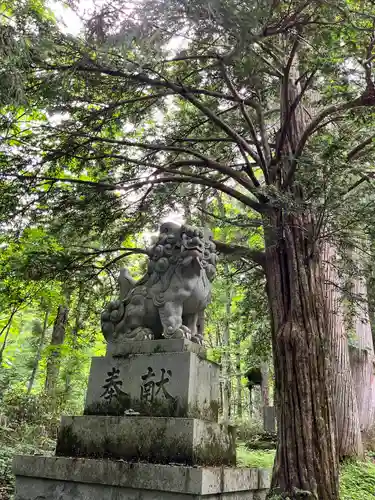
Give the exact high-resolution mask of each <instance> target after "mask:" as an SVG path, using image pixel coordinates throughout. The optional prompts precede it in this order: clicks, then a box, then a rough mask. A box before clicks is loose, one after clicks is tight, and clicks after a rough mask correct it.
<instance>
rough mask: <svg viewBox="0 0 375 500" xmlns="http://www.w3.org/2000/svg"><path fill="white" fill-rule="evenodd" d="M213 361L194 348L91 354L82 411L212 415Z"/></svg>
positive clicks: (215, 409) (215, 378)
mask: <svg viewBox="0 0 375 500" xmlns="http://www.w3.org/2000/svg"><path fill="white" fill-rule="evenodd" d="M219 372H220V368H219V366H218V365H217V364H216V363H212V362H210V361H207V360H204V359H201V358H200V357H199V356H198V355H197V354H194V353H192V352H189V351H186V352H173V353H152V354H134V355H133V354H130V355H128V356H127V357H115V358H113V357H110V356H106V357H102V358H93V360H92V364H91V370H90V378H89V383H88V389H87V396H86V405H85V414H86V415H95V414H96V415H124V412H125V410H128V409H130V408H131V409H133V410H135V411H137V412H139V413H140V414H141V415H152V416H171V417H193V418H201V419H203V420H215V421H217V417H218V408H219V391H220V388H219Z"/></svg>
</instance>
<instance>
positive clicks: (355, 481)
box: [340, 462, 375, 500]
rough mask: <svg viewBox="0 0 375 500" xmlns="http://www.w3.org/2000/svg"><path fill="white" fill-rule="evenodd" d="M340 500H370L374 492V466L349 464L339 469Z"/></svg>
mask: <svg viewBox="0 0 375 500" xmlns="http://www.w3.org/2000/svg"><path fill="white" fill-rule="evenodd" d="M340 486H341V488H340V489H341V500H372V499H373V498H374V491H375V464H374V463H371V462H365V463H364V462H349V463H346V464H344V465H343V466H342V467H341V475H340Z"/></svg>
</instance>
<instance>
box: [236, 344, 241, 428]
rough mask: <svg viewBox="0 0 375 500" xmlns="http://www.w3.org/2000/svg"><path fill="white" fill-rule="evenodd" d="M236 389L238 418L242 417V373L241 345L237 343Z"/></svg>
mask: <svg viewBox="0 0 375 500" xmlns="http://www.w3.org/2000/svg"><path fill="white" fill-rule="evenodd" d="M236 384H237V386H236V389H237V411H236V416H237V417H238V418H241V417H242V373H241V345H240V341H238V343H237V351H236Z"/></svg>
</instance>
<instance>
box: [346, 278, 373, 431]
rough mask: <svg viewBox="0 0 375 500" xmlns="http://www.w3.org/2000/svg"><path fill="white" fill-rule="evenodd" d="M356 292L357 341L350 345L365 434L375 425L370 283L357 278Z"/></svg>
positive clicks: (355, 331) (362, 427)
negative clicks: (368, 299) (357, 303)
mask: <svg viewBox="0 0 375 500" xmlns="http://www.w3.org/2000/svg"><path fill="white" fill-rule="evenodd" d="M353 293H354V294H355V295H356V296H358V297H360V298H361V306H360V307H357V311H356V314H355V318H354V334H355V339H354V343H353V344H352V345H351V346H350V363H351V367H352V373H353V382H354V388H355V392H356V395H357V403H358V411H359V421H360V426H361V430H362V432H363V433H365V434H366V433H367V432H368V431H369V430H370V429H371V427H373V425H374V419H375V379H374V359H375V358H374V344H373V338H372V331H371V325H370V320H369V313H368V305H367V289H366V284H365V283H364V281H363V280H362V279H361V278H358V279H356V280H355V281H354V285H353Z"/></svg>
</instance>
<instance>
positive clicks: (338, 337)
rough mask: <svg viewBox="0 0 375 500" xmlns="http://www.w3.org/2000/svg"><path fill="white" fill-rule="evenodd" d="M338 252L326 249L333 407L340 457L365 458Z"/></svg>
mask: <svg viewBox="0 0 375 500" xmlns="http://www.w3.org/2000/svg"><path fill="white" fill-rule="evenodd" d="M335 260H336V250H335V248H334V247H332V246H331V245H329V244H328V243H326V244H325V246H324V251H323V261H324V277H325V296H326V303H327V321H328V331H329V341H330V342H329V346H330V354H331V368H332V390H333V405H334V410H335V417H336V431H337V436H336V438H337V452H338V454H339V458H340V459H342V458H345V457H355V456H359V457H361V456H362V455H363V445H362V435H361V429H360V423H359V413H358V405H357V396H356V391H355V390H354V385H353V378H352V370H351V366H350V357H349V345H348V337H347V333H346V327H345V320H344V313H343V304H342V294H341V292H340V289H339V288H338V287H339V285H340V280H339V276H338V272H337V268H336V266H335Z"/></svg>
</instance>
